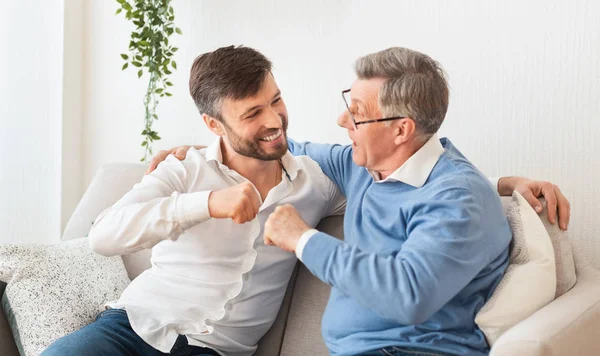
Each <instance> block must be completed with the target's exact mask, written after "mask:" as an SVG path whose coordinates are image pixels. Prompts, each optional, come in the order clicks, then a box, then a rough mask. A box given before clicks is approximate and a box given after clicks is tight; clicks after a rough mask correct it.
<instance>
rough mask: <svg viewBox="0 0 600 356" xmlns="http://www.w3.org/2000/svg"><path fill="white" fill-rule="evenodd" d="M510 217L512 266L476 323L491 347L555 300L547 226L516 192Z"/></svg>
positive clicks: (509, 209) (553, 261) (508, 214)
mask: <svg viewBox="0 0 600 356" xmlns="http://www.w3.org/2000/svg"><path fill="white" fill-rule="evenodd" d="M505 212H506V217H507V219H508V223H509V225H510V228H511V230H512V233H513V239H512V242H511V247H510V249H511V250H510V262H509V265H508V268H507V269H506V271H505V273H504V277H503V278H502V280H501V281H500V283H499V284H498V286H497V287H496V289H495V290H494V292H493V294H492V296H491V298H490V299H489V300H488V301H487V303H486V304H485V305H484V306H483V307H482V308H481V310H480V311H479V313H477V316H476V317H475V322H476V323H477V325H478V326H479V328H480V329H481V330H482V331H483V333H484V334H485V337H486V338H487V341H488V343H489V344H490V346H492V345H493V344H494V342H495V341H496V340H497V339H498V338H499V337H500V336H501V335H502V334H503V333H504V332H505V331H506V330H508V329H509V328H511V327H512V326H514V325H516V324H517V323H519V322H520V321H522V320H524V319H525V318H527V317H528V316H530V315H531V314H533V313H534V312H536V311H537V310H538V309H540V308H542V307H543V306H544V305H546V304H548V303H549V302H551V301H552V300H553V299H554V294H555V292H556V265H555V260H554V249H553V247H552V242H551V241H550V237H549V236H548V232H547V231H546V228H545V227H544V224H543V223H542V221H541V220H540V218H539V216H538V214H537V213H536V212H535V211H534V210H533V208H532V207H531V206H530V205H529V203H528V202H527V200H525V198H523V197H522V196H521V194H519V193H518V192H514V193H513V196H512V201H511V204H509V206H508V209H506V211H505Z"/></svg>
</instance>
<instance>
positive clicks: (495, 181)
mask: <svg viewBox="0 0 600 356" xmlns="http://www.w3.org/2000/svg"><path fill="white" fill-rule="evenodd" d="M488 179H489V180H490V183H492V186H493V187H494V191H495V192H498V188H499V187H498V182H499V181H500V177H492V178H490V177H488Z"/></svg>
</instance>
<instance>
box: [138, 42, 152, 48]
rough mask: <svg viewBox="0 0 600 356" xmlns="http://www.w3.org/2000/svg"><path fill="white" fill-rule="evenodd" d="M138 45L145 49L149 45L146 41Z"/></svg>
mask: <svg viewBox="0 0 600 356" xmlns="http://www.w3.org/2000/svg"><path fill="white" fill-rule="evenodd" d="M140 45H142V46H144V47H147V46H150V43H148V41H140Z"/></svg>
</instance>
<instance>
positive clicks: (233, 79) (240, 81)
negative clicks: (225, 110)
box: [190, 46, 272, 121]
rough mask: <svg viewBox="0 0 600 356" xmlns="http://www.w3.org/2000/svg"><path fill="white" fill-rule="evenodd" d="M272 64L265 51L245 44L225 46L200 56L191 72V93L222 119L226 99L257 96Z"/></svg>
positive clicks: (202, 109)
mask: <svg viewBox="0 0 600 356" xmlns="http://www.w3.org/2000/svg"><path fill="white" fill-rule="evenodd" d="M271 66H272V65H271V61H269V60H268V59H267V58H266V57H265V56H264V55H262V53H260V52H258V51H257V50H255V49H252V48H249V47H244V46H238V47H235V46H229V47H221V48H219V49H217V50H215V51H213V52H208V53H204V54H201V55H200V56H198V57H196V59H195V60H194V64H193V65H192V69H191V71H190V94H191V96H192V99H194V103H195V104H196V107H197V108H198V111H200V114H204V113H205V114H207V115H210V116H212V117H214V118H216V119H217V120H220V121H222V120H223V117H222V115H221V106H222V104H223V100H224V99H225V98H230V99H233V100H241V99H245V98H247V97H250V96H253V95H256V94H257V93H258V92H259V91H260V89H261V87H262V85H263V83H264V81H265V79H266V78H267V75H268V74H269V73H270V72H271Z"/></svg>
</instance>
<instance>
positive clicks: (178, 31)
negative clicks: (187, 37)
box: [175, 27, 182, 35]
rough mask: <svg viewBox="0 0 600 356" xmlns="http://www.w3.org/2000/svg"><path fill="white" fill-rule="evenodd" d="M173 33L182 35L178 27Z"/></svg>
mask: <svg viewBox="0 0 600 356" xmlns="http://www.w3.org/2000/svg"><path fill="white" fill-rule="evenodd" d="M175 32H177V33H178V34H180V35H181V34H182V33H181V30H180V29H179V27H176V28H175Z"/></svg>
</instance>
